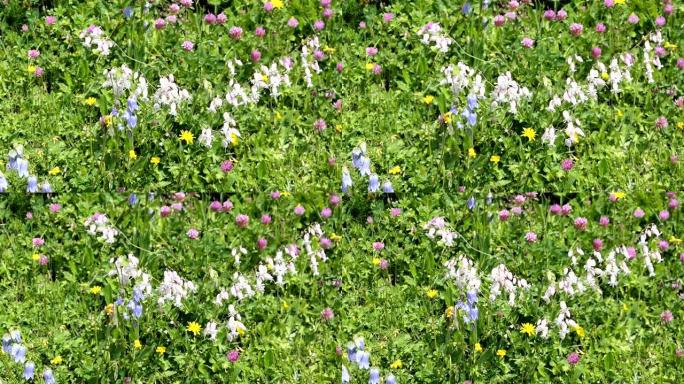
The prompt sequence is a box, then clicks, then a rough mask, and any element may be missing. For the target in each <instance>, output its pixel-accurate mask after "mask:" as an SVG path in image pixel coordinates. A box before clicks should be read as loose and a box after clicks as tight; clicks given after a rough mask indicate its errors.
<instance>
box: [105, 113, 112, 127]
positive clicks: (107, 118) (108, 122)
mask: <svg viewBox="0 0 684 384" xmlns="http://www.w3.org/2000/svg"><path fill="white" fill-rule="evenodd" d="M104 123H105V125H106V126H110V125H111V124H112V117H111V116H110V115H107V116H105V117H104Z"/></svg>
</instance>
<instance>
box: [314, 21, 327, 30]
mask: <svg viewBox="0 0 684 384" xmlns="http://www.w3.org/2000/svg"><path fill="white" fill-rule="evenodd" d="M313 27H314V29H315V30H317V31H320V30H322V29H323V28H325V22H323V20H316V21H315V22H314V24H313Z"/></svg>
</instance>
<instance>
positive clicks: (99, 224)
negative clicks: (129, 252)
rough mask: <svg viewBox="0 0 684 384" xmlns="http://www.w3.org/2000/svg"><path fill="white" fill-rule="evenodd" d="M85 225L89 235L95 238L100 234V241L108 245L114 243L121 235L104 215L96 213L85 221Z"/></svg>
mask: <svg viewBox="0 0 684 384" xmlns="http://www.w3.org/2000/svg"><path fill="white" fill-rule="evenodd" d="M84 225H85V227H86V228H87V231H88V234H89V235H91V236H95V235H97V234H100V237H98V240H101V241H104V242H105V243H108V244H112V243H114V242H115V241H116V236H117V235H118V234H119V231H117V230H116V228H114V226H113V225H111V224H110V223H109V218H108V217H107V215H105V214H104V213H95V214H94V215H92V216H91V217H89V218H88V219H87V220H86V221H85V223H84Z"/></svg>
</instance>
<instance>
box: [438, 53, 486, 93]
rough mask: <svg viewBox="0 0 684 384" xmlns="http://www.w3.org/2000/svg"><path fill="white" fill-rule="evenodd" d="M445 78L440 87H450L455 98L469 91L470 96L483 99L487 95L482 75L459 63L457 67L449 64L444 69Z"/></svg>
mask: <svg viewBox="0 0 684 384" xmlns="http://www.w3.org/2000/svg"><path fill="white" fill-rule="evenodd" d="M442 74H443V75H444V78H443V79H442V80H440V82H439V85H449V87H450V88H451V93H452V95H453V96H454V98H456V97H458V96H460V95H461V94H462V93H463V92H465V91H468V95H470V96H476V97H478V98H483V97H484V95H485V85H484V81H483V80H482V75H481V74H480V73H479V72H477V71H476V70H474V69H472V68H470V67H469V66H467V65H465V64H463V63H462V62H460V61H459V62H458V64H456V66H454V65H453V64H449V65H448V66H446V67H443V68H442Z"/></svg>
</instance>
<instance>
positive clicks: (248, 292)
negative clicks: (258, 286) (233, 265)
mask: <svg viewBox="0 0 684 384" xmlns="http://www.w3.org/2000/svg"><path fill="white" fill-rule="evenodd" d="M233 281H234V283H233V285H232V286H231V287H230V294H231V295H232V296H233V297H235V298H236V299H238V300H242V299H244V298H245V297H252V296H254V289H252V286H251V285H250V284H249V282H248V281H247V278H246V277H245V276H244V275H243V274H241V273H240V272H235V274H233ZM219 296H221V297H222V298H223V299H226V298H227V297H226V296H225V294H224V291H223V290H222V291H221V293H219ZM216 302H217V304H219V305H220V303H221V300H220V299H219V297H217V298H216Z"/></svg>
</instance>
